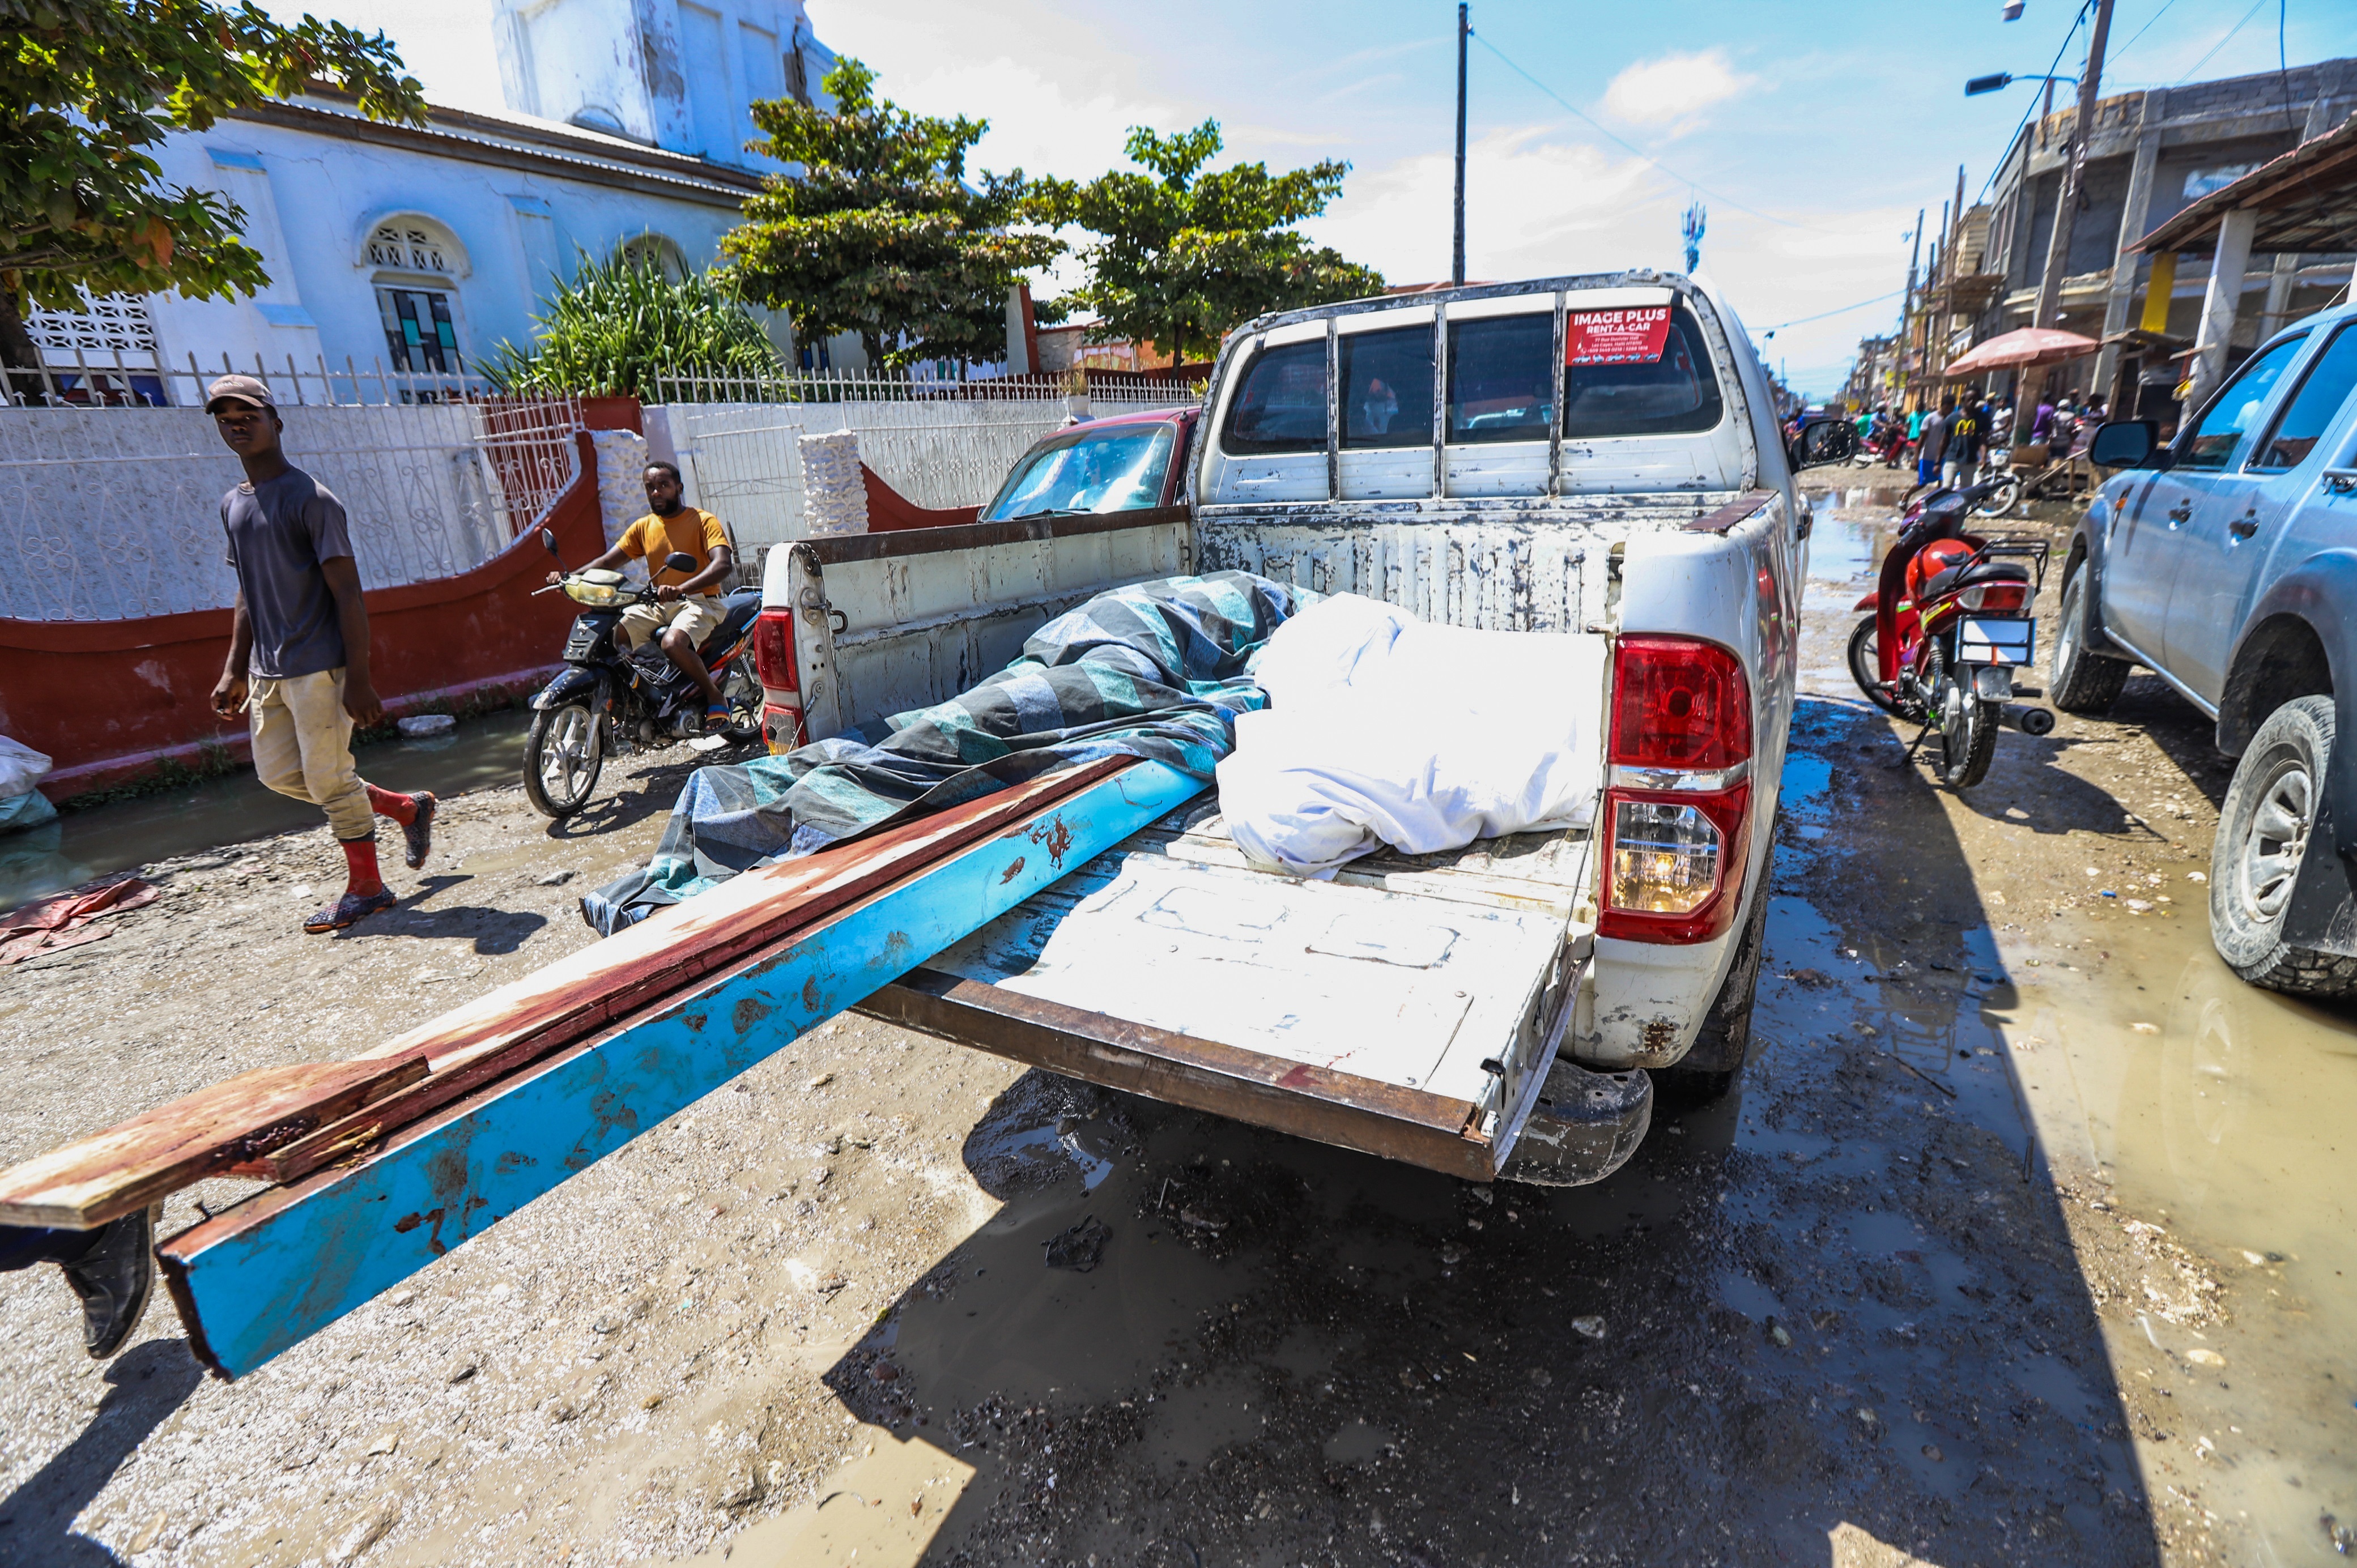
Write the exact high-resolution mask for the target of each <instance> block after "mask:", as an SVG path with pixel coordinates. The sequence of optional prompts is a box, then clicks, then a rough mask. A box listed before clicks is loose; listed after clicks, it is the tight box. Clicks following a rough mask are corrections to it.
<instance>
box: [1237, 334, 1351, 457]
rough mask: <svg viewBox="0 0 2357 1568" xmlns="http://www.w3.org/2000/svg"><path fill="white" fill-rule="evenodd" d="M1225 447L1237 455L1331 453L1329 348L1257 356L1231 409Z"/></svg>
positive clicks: (1320, 344)
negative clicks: (1328, 434)
mask: <svg viewBox="0 0 2357 1568" xmlns="http://www.w3.org/2000/svg"><path fill="white" fill-rule="evenodd" d="M1220 446H1221V447H1222V449H1223V450H1225V451H1227V452H1230V453H1232V454H1233V455H1235V456H1255V455H1257V454H1260V453H1264V452H1323V451H1324V450H1326V344H1325V341H1324V339H1322V338H1316V339H1312V340H1311V341H1309V342H1307V343H1286V344H1282V345H1280V346H1278V347H1277V348H1275V349H1264V350H1262V352H1261V353H1260V354H1259V355H1258V356H1256V357H1255V358H1254V360H1253V362H1252V364H1251V365H1250V367H1248V368H1247V369H1246V370H1245V371H1244V384H1243V386H1242V387H1240V388H1239V389H1237V392H1236V396H1235V401H1234V402H1233V403H1230V404H1229V405H1228V423H1227V428H1226V429H1224V430H1222V432H1221V433H1220Z"/></svg>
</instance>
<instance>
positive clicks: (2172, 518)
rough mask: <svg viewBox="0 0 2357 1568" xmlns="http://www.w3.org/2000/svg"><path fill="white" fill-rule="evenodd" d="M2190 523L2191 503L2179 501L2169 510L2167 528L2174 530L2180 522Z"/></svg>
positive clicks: (2191, 517) (2191, 516) (2191, 514)
mask: <svg viewBox="0 0 2357 1568" xmlns="http://www.w3.org/2000/svg"><path fill="white" fill-rule="evenodd" d="M2190 521H2193V503H2192V502H2191V501H2179V502H2178V503H2177V504H2176V505H2175V506H2173V507H2170V508H2169V527H2171V528H2175V527H2176V526H2177V525H2178V524H2179V523H2180V522H2190Z"/></svg>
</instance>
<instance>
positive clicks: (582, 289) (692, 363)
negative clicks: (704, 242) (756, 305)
mask: <svg viewBox="0 0 2357 1568" xmlns="http://www.w3.org/2000/svg"><path fill="white" fill-rule="evenodd" d="M533 325H534V326H535V327H536V328H538V330H537V332H536V333H535V334H534V336H533V341H532V346H531V347H530V348H529V349H519V348H518V347H516V345H515V344H513V343H511V342H502V343H500V346H499V348H498V349H496V350H494V351H493V353H492V356H491V361H490V364H488V365H487V366H485V367H484V373H485V374H486V375H487V376H489V377H490V380H491V381H492V383H493V384H495V385H496V386H498V387H499V388H500V390H502V391H504V392H567V393H573V394H576V395H578V396H587V397H611V396H630V397H640V396H652V395H654V392H655V378H656V377H657V376H658V375H666V374H680V373H683V372H686V371H696V372H700V373H702V374H705V375H713V374H719V375H725V376H744V377H760V376H765V375H770V374H774V373H775V372H776V371H778V370H779V368H780V366H779V360H778V354H777V349H775V347H773V346H772V345H771V343H770V338H769V334H768V333H767V332H765V331H764V330H763V329H762V327H761V322H760V318H759V317H757V316H755V315H754V314H753V311H752V308H751V307H750V306H748V305H747V304H746V303H745V301H744V299H743V298H742V297H741V296H740V295H739V294H738V293H737V280H736V276H735V274H733V273H729V272H724V271H717V270H716V271H711V272H700V273H687V274H684V275H674V274H673V273H672V272H671V271H669V270H668V269H666V268H665V267H664V266H663V265H662V262H661V261H660V259H659V258H658V257H657V256H656V255H654V254H652V253H651V248H650V249H641V250H639V251H635V252H634V251H631V250H629V249H617V250H616V251H615V252H614V253H613V254H612V255H610V256H608V257H607V258H606V259H605V260H604V261H597V260H593V259H592V258H591V257H590V256H589V255H588V254H587V252H584V253H583V254H582V256H581V261H580V265H579V266H578V267H577V268H576V269H575V271H574V274H573V280H572V281H571V282H570V283H568V284H566V285H565V286H564V287H563V288H561V289H559V290H558V291H557V294H556V296H555V297H554V299H552V300H551V301H550V302H549V306H548V311H547V314H545V315H544V316H536V317H533Z"/></svg>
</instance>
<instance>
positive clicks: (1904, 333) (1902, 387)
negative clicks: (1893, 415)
mask: <svg viewBox="0 0 2357 1568" xmlns="http://www.w3.org/2000/svg"><path fill="white" fill-rule="evenodd" d="M1922 260H1923V209H1921V208H1920V207H1919V208H1917V209H1915V246H1914V249H1912V250H1911V251H1910V252H1908V254H1907V295H1906V303H1905V304H1903V305H1901V306H1900V307H1899V331H1898V334H1897V336H1895V337H1894V338H1891V340H1890V341H1891V346H1892V347H1893V348H1894V349H1897V350H1898V351H1899V401H1900V404H1901V405H1902V406H1903V405H1904V404H1905V403H1906V402H1907V392H1908V388H1907V349H1908V343H1909V340H1910V338H1913V337H1914V336H1915V269H1916V266H1917V265H1918V264H1919V263H1921V261H1922Z"/></svg>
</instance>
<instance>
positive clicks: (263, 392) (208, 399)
mask: <svg viewBox="0 0 2357 1568" xmlns="http://www.w3.org/2000/svg"><path fill="white" fill-rule="evenodd" d="M223 398H235V399H237V400H238V401H239V402H241V403H252V404H253V406H254V407H256V408H270V409H274V408H276V407H277V406H278V400H277V399H275V398H274V397H272V396H271V395H270V389H269V388H268V387H267V386H264V384H263V383H262V382H261V381H256V380H255V379H254V378H253V377H252V376H223V377H221V380H219V381H215V382H213V384H212V385H210V386H209V387H207V388H206V389H205V412H206V413H212V412H213V411H214V409H215V407H216V406H217V405H218V404H219V403H221V400H222V399H223Z"/></svg>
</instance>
